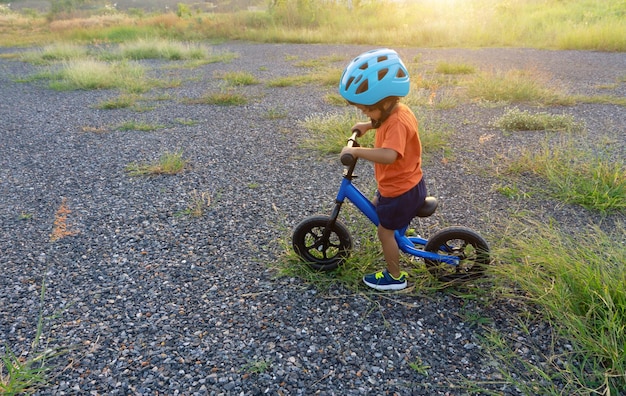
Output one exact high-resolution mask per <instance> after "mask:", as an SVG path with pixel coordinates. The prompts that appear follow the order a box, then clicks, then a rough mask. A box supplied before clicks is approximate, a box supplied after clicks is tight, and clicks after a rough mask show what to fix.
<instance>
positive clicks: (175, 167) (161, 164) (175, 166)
mask: <svg viewBox="0 0 626 396" xmlns="http://www.w3.org/2000/svg"><path fill="white" fill-rule="evenodd" d="M186 165H187V160H186V159H185V158H183V152H182V150H180V151H176V152H169V151H168V152H166V153H165V154H163V155H162V156H161V157H160V158H159V160H158V161H157V162H153V163H136V162H133V163H131V164H129V165H127V166H126V172H127V173H128V174H129V175H130V176H152V175H175V174H178V173H180V172H182V171H183V170H184V169H185V166H186Z"/></svg>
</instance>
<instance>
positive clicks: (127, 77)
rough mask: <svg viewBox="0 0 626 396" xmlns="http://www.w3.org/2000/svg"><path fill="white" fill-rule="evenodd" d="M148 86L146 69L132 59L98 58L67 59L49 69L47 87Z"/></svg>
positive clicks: (128, 89)
mask: <svg viewBox="0 0 626 396" xmlns="http://www.w3.org/2000/svg"><path fill="white" fill-rule="evenodd" d="M150 87H151V85H150V83H149V82H148V80H147V79H146V78H145V69H144V67H142V66H141V65H139V64H137V63H133V62H126V61H122V62H113V63H108V62H101V61H96V60H89V59H86V60H70V61H67V62H64V63H63V65H62V67H61V69H60V70H59V71H58V72H55V73H52V75H51V82H50V88H52V89H56V90H61V91H67V90H80V89H84V90H93V89H121V90H123V91H124V92H130V93H141V92H146V91H147V90H149V89H150Z"/></svg>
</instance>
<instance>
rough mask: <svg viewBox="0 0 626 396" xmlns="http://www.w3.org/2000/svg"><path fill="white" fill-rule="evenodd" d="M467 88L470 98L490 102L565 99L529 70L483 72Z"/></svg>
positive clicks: (543, 101)
mask: <svg viewBox="0 0 626 396" xmlns="http://www.w3.org/2000/svg"><path fill="white" fill-rule="evenodd" d="M467 90H468V95H469V96H470V98H472V99H480V100H485V101H489V102H499V103H532V104H544V105H553V104H563V101H564V99H563V96H562V95H560V94H559V93H558V92H555V90H553V89H549V88H548V87H546V86H545V84H544V83H543V82H542V81H540V78H539V76H537V75H535V74H534V73H533V72H532V71H529V70H509V71H507V72H493V73H487V72H483V73H481V74H479V75H478V76H476V77H475V78H473V79H471V80H469V82H468V84H467Z"/></svg>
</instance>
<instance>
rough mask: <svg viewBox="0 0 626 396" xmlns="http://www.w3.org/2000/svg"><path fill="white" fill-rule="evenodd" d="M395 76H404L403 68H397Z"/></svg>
mask: <svg viewBox="0 0 626 396" xmlns="http://www.w3.org/2000/svg"><path fill="white" fill-rule="evenodd" d="M396 77H398V78H404V77H406V73H405V72H404V70H402V69H398V72H397V73H396Z"/></svg>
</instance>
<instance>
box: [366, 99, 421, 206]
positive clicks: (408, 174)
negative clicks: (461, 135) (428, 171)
mask: <svg viewBox="0 0 626 396" xmlns="http://www.w3.org/2000/svg"><path fill="white" fill-rule="evenodd" d="M374 147H376V148H388V149H392V150H394V151H395V152H397V153H398V158H397V159H396V160H395V161H394V162H393V163H392V164H378V163H374V173H375V176H376V181H377V182H378V191H379V192H380V195H382V196H383V197H387V198H393V197H397V196H399V195H402V194H404V193H405V192H407V191H409V190H410V189H411V188H413V187H415V186H416V185H417V183H419V182H420V180H422V143H421V142H420V138H419V134H418V132H417V119H416V118H415V115H414V114H413V112H412V111H411V109H409V107H408V106H406V105H405V104H402V103H398V104H397V105H396V108H395V109H394V110H393V112H392V113H391V115H390V116H389V118H387V119H386V120H385V122H383V124H382V125H381V126H380V127H379V128H378V129H377V130H376V140H375V141H374Z"/></svg>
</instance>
